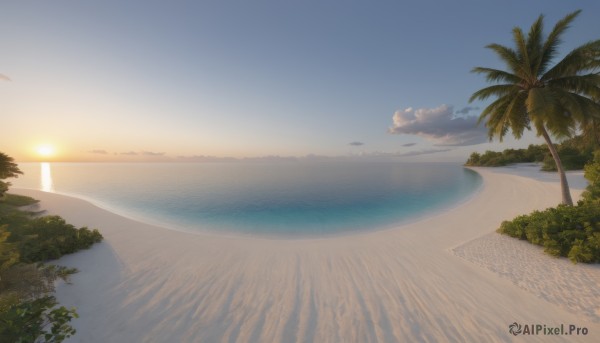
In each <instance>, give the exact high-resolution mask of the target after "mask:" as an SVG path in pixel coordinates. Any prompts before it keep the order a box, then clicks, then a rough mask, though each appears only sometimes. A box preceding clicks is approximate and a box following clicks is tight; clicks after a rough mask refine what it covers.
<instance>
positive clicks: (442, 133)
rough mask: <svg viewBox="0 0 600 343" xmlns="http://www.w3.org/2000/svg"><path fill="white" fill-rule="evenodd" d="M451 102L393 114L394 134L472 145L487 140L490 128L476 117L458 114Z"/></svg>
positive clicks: (451, 143) (434, 141)
mask: <svg viewBox="0 0 600 343" xmlns="http://www.w3.org/2000/svg"><path fill="white" fill-rule="evenodd" d="M453 112H454V110H453V107H452V106H448V105H441V106H439V107H436V108H420V109H417V110H415V109H413V108H412V107H409V108H407V109H405V110H398V111H396V113H394V116H393V121H394V123H393V126H392V127H390V128H389V130H388V132H389V133H392V134H411V135H417V136H421V137H423V138H425V139H427V140H429V141H432V142H433V143H434V144H435V145H446V146H458V145H473V144H479V143H484V142H486V141H487V130H486V129H485V127H483V125H481V126H478V125H477V117H474V116H455V115H454V114H453Z"/></svg>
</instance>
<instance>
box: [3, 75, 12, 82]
mask: <svg viewBox="0 0 600 343" xmlns="http://www.w3.org/2000/svg"><path fill="white" fill-rule="evenodd" d="M0 80H4V81H11V79H10V77H8V76H6V75H4V74H0Z"/></svg>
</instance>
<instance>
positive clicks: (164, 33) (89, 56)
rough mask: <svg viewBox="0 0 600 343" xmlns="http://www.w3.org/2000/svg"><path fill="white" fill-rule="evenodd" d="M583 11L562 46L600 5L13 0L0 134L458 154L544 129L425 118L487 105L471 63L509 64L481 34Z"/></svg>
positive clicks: (130, 153)
mask: <svg viewBox="0 0 600 343" xmlns="http://www.w3.org/2000/svg"><path fill="white" fill-rule="evenodd" d="M576 9H583V12H582V14H581V15H580V16H579V17H578V18H577V20H576V21H575V23H574V25H573V27H572V28H571V29H570V30H569V31H568V32H567V34H566V35H565V36H564V44H563V46H562V47H563V49H562V50H561V51H563V52H566V51H568V49H571V48H573V47H575V46H577V45H580V44H582V43H584V42H587V41H589V40H592V39H598V38H600V37H599V36H600V21H599V20H598V19H597V14H598V13H600V5H599V4H598V3H595V2H589V1H465V0H460V1H418V2H417V1H414V2H408V1H312V0H311V1H168V2H167V1H127V2H125V1H96V2H92V1H35V2H32V1H16V2H3V3H1V4H0V44H1V46H2V51H3V53H2V54H0V74H2V75H4V76H5V80H0V115H1V116H2V120H3V121H4V122H6V123H7V126H6V127H10V130H8V132H6V133H5V134H3V138H0V144H1V146H2V147H3V150H5V152H7V153H9V154H11V155H13V156H15V157H16V158H17V159H19V160H28V159H35V156H34V154H33V153H32V151H34V150H35V147H36V146H37V145H40V144H49V145H52V146H54V147H55V148H56V151H57V153H56V158H57V159H62V160H109V159H112V160H136V159H142V158H143V159H149V160H152V159H175V158H177V156H186V157H190V156H200V155H205V156H233V157H257V156H265V155H280V156H304V155H307V154H317V155H326V156H338V155H349V154H366V155H372V154H392V155H408V156H405V157H402V158H403V159H407V160H439V161H462V160H464V159H465V158H466V157H467V156H468V154H469V153H470V152H471V151H475V150H477V151H484V150H486V149H504V148H508V147H524V146H527V145H528V144H530V143H532V142H538V140H537V139H536V138H535V137H534V135H529V136H527V137H525V139H523V140H522V141H519V142H515V141H513V140H511V139H508V140H507V141H506V142H505V143H503V144H498V143H492V144H490V143H483V144H475V143H480V142H481V141H482V140H481V137H479V138H477V134H478V132H479V133H481V131H482V130H479V131H477V130H474V131H473V132H471V133H470V134H469V135H467V136H463V138H464V139H462V140H460V139H459V140H456V139H454V138H456V137H455V136H454V134H455V133H456V132H454V131H452V130H450V129H449V130H450V131H449V132H450V134H451V135H450V136H448V137H446V138H440V137H437V138H436V137H434V136H432V135H431V134H427V132H433V131H434V130H429V131H428V129H422V128H420V126H419V125H421V126H428V125H429V126H430V127H436V126H439V127H436V129H439V130H442V131H443V130H444V127H450V126H451V123H450V122H448V120H450V119H452V118H455V117H461V116H462V117H464V116H475V115H478V114H479V110H480V109H481V108H482V107H483V106H484V105H485V104H482V103H475V104H468V98H469V97H470V95H471V94H472V93H473V92H474V91H475V90H477V89H479V88H482V87H484V86H485V82H484V79H483V78H482V77H481V76H478V75H475V74H472V73H470V70H471V69H472V68H473V67H475V66H490V67H502V65H501V64H499V61H498V60H497V59H496V57H495V56H494V55H493V54H492V53H491V52H490V51H488V50H487V49H485V48H484V46H485V45H487V44H489V43H501V44H510V43H511V29H512V28H513V27H514V26H521V27H523V28H524V29H528V28H529V26H530V25H531V23H532V22H533V21H534V20H535V19H536V18H537V16H538V15H539V14H541V13H543V14H544V15H545V16H546V28H547V30H549V29H550V28H551V27H552V26H553V25H554V23H555V22H556V21H557V20H558V19H560V18H562V17H563V16H564V15H566V14H567V13H569V12H571V11H573V10H576ZM6 78H9V79H10V80H6ZM467 106H471V107H479V110H477V109H473V110H471V111H466V110H465V111H461V110H463V109H465V107H467ZM407 109H408V110H407ZM396 111H400V112H399V113H400V114H399V115H397V117H396V120H397V121H398V120H399V122H400V125H404V124H406V123H404V124H402V118H404V117H405V119H407V118H408V119H410V118H414V115H415V113H423V114H425V115H426V116H428V117H427V118H429V119H431V120H429V119H428V120H424V121H423V122H420V123H415V124H414V125H413V126H411V127H408V128H407V127H403V129H397V128H396V129H394V130H393V131H395V132H396V133H397V134H390V133H389V132H388V130H389V129H390V127H392V126H393V125H394V119H393V116H394V113H395V112H396ZM459 112H461V113H459ZM402 113H405V115H401V114H402ZM406 113H407V114H406ZM428 113H429V114H428ZM403 116H404V117H403ZM408 119H407V120H408ZM440 123H447V125H446V124H440ZM417 124H418V125H417ZM465 137H467V138H468V139H467V138H465ZM351 142H359V143H362V144H354V145H351V144H350V143H351ZM448 144H451V145H452V146H448ZM465 144H471V145H466V146H465ZM436 150H443V151H442V152H439V153H432V152H434V151H436ZM423 152H428V154H420V153H423Z"/></svg>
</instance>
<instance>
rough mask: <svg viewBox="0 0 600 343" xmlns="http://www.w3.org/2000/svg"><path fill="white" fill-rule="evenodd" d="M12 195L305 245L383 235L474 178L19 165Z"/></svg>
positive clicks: (381, 169)
mask: <svg viewBox="0 0 600 343" xmlns="http://www.w3.org/2000/svg"><path fill="white" fill-rule="evenodd" d="M19 167H20V168H21V169H22V170H23V172H25V175H24V176H21V177H20V178H18V179H13V180H12V183H13V185H14V186H15V187H23V188H34V189H43V190H46V191H55V192H57V193H64V194H69V195H75V196H79V197H83V198H86V199H90V200H92V201H93V202H95V203H97V204H99V205H100V206H103V207H107V208H109V209H111V210H114V211H116V212H118V213H120V214H124V215H127V216H130V217H134V218H137V219H140V218H143V219H145V220H146V221H148V222H154V223H160V224H163V225H168V226H171V227H174V228H178V229H183V230H187V231H202V232H217V233H223V234H236V235H252V236H263V235H264V236H286V237H305V236H306V237H308V236H311V237H312V236H326V235H333V234H339V233H347V232H355V231H361V230H373V229H382V228H386V227H389V226H392V225H394V224H397V223H399V222H406V221H409V220H414V219H416V218H418V217H420V216H423V215H425V214H428V213H431V212H433V211H439V210H442V209H444V208H448V207H450V206H453V205H454V204H457V203H458V202H460V201H464V200H466V199H467V198H468V197H469V195H471V194H473V192H474V191H475V190H477V189H478V187H479V186H480V185H481V178H480V176H479V175H478V174H477V173H475V172H473V171H471V170H468V169H465V168H462V167H461V166H459V165H455V164H431V163H394V162H350V161H347V162H340V161H336V162H334V161H326V162H276V163H266V162H265V163H250V162H239V163H202V164H193V163H156V164H155V163H135V164H134V163H51V164H43V165H41V164H40V163H23V164H19Z"/></svg>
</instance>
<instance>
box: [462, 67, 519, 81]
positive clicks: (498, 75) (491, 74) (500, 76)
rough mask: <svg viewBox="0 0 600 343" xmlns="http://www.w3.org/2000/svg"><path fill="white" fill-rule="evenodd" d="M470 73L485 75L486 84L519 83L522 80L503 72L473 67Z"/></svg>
mask: <svg viewBox="0 0 600 343" xmlns="http://www.w3.org/2000/svg"><path fill="white" fill-rule="evenodd" d="M471 72H472V73H477V74H486V77H485V78H486V80H487V81H488V82H510V83H515V84H517V83H521V81H522V79H521V78H520V77H518V76H517V75H514V74H511V73H509V72H506V71H504V70H499V69H493V68H485V67H475V68H473V69H472V70H471Z"/></svg>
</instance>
